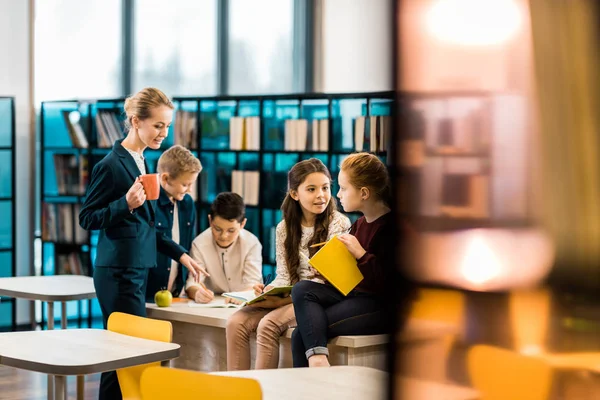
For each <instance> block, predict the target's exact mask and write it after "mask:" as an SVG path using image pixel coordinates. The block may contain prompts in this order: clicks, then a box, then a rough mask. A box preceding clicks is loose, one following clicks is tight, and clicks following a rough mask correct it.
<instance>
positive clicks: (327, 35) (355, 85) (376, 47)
mask: <svg viewBox="0 0 600 400" xmlns="http://www.w3.org/2000/svg"><path fill="white" fill-rule="evenodd" d="M392 4H393V3H392V1H391V0H322V9H321V12H322V20H321V26H320V29H321V31H320V32H319V33H320V35H321V38H322V47H321V52H322V53H321V54H320V57H319V55H318V56H317V57H316V59H317V60H319V59H320V62H321V65H318V66H317V70H320V74H321V76H320V77H318V79H316V81H317V82H318V83H317V87H316V88H315V89H316V91H323V92H329V93H333V92H369V91H380V90H392V88H393V80H392V60H393V58H392V57H393V53H392V37H393V25H392V21H393V19H392V11H393V7H392ZM318 28H319V27H318ZM318 28H317V29H318ZM319 78H320V79H319Z"/></svg>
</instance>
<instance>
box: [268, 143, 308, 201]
mask: <svg viewBox="0 0 600 400" xmlns="http://www.w3.org/2000/svg"><path fill="white" fill-rule="evenodd" d="M298 159H299V155H298V154H297V153H296V154H281V153H280V154H265V155H264V156H263V168H262V170H263V174H264V179H263V182H264V188H262V189H261V190H262V193H261V194H262V196H263V200H264V206H265V207H266V208H270V209H279V207H281V202H282V201H283V199H284V197H285V194H286V192H287V173H288V171H289V170H290V169H291V168H292V167H293V166H294V164H296V163H297V162H298Z"/></svg>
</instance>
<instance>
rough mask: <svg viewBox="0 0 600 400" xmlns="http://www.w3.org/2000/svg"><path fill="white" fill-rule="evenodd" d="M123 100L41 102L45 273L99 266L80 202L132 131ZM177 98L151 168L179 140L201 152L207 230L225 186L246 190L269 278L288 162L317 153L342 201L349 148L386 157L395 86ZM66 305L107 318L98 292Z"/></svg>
mask: <svg viewBox="0 0 600 400" xmlns="http://www.w3.org/2000/svg"><path fill="white" fill-rule="evenodd" d="M123 102H124V99H110V100H90V101H85V100H71V101H52V102H43V103H42V108H41V130H40V133H41V135H40V140H41V154H40V157H41V164H40V165H41V175H42V179H41V191H40V193H41V199H40V201H41V205H42V207H41V209H42V223H41V227H42V233H41V236H40V235H38V240H41V241H42V252H41V253H42V255H41V257H42V260H41V261H42V268H41V273H42V274H44V275H47V274H58V273H81V274H86V275H91V274H92V270H93V260H94V259H95V249H96V244H97V240H98V234H97V232H91V233H90V234H89V235H88V233H87V232H85V231H83V230H81V229H80V228H79V227H78V213H79V207H80V205H81V204H82V202H83V200H84V198H85V190H86V185H87V180H88V177H89V176H90V174H91V170H92V168H93V166H94V165H95V163H97V162H98V161H99V160H100V159H101V158H102V157H104V156H105V155H106V154H107V153H108V152H109V151H110V147H112V143H113V142H114V140H115V139H116V138H118V137H123V135H124V131H123V119H124V113H123ZM173 103H174V105H175V109H176V111H175V113H174V121H173V123H172V125H171V128H170V131H169V136H168V137H167V139H166V140H165V141H163V147H162V148H161V149H159V150H150V149H148V150H146V151H145V153H144V156H145V157H146V159H147V161H148V164H149V169H150V171H148V172H155V171H156V163H157V161H158V158H159V157H160V154H161V153H162V151H164V150H165V149H167V148H168V147H170V146H171V145H173V144H181V145H183V146H185V147H187V148H188V149H190V150H191V151H192V152H193V153H194V154H195V155H196V156H197V157H198V158H199V159H200V161H201V163H202V166H203V170H202V173H201V174H200V177H199V178H198V181H197V183H196V185H195V188H194V189H193V193H192V196H193V197H194V199H195V201H196V207H197V211H198V213H197V215H198V217H197V221H196V229H197V232H201V231H203V230H204V229H206V228H208V216H207V214H208V210H209V206H210V204H211V202H212V201H213V200H214V198H215V197H216V196H217V194H218V193H220V192H224V191H235V192H238V193H240V194H241V195H242V196H243V197H244V200H245V202H246V204H247V207H246V213H247V218H248V223H247V224H246V229H248V230H249V231H251V232H252V233H254V234H255V235H256V236H257V237H258V238H259V239H260V241H261V243H262V244H263V275H264V277H265V279H268V277H273V276H274V273H275V226H276V225H277V223H278V222H279V221H280V220H281V211H280V210H279V207H280V204H281V201H282V200H283V197H284V195H285V192H286V186H287V172H288V171H289V169H290V168H291V167H292V166H293V165H294V164H295V163H296V162H298V161H300V160H303V159H308V158H311V157H316V158H319V159H320V160H322V161H323V162H324V163H325V165H327V166H328V168H329V169H330V171H331V173H332V175H333V178H334V184H333V187H332V199H335V200H336V201H337V199H336V198H335V194H336V193H337V184H336V177H337V174H338V172H339V164H340V163H341V161H342V159H343V158H344V156H346V155H347V154H350V153H352V152H354V151H356V150H363V149H364V150H365V151H371V152H373V153H375V154H377V155H378V156H380V157H381V159H382V160H384V161H386V159H387V150H388V148H387V143H389V142H390V137H391V115H392V112H393V110H394V93H393V92H374V93H345V94H286V95H264V96H215V97H175V98H173ZM350 217H351V219H353V220H354V219H356V218H357V215H350ZM67 312H68V318H69V319H70V320H71V321H74V320H76V322H77V323H78V324H80V325H81V323H82V322H84V321H87V323H88V324H91V323H92V319H93V318H95V317H99V316H101V312H100V308H99V306H98V303H97V301H96V300H92V301H79V302H77V303H74V304H69V305H68V307H67ZM43 315H45V313H44V311H42V321H41V322H42V323H44V321H43ZM57 318H59V316H57ZM74 322H75V321H74Z"/></svg>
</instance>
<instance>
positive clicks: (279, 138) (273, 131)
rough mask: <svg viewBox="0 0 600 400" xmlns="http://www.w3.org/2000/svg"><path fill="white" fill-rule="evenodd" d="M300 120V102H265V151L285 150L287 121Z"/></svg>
mask: <svg viewBox="0 0 600 400" xmlns="http://www.w3.org/2000/svg"><path fill="white" fill-rule="evenodd" d="M298 118H300V101H298V100H265V101H264V102H263V121H262V123H263V138H264V142H263V149H265V150H280V151H283V150H284V148H285V147H284V146H285V120H287V119H298Z"/></svg>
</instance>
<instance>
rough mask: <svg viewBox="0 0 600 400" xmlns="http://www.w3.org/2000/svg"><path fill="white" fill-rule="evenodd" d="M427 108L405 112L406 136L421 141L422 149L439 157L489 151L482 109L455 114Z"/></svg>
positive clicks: (488, 128) (485, 114)
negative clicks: (435, 111)
mask: <svg viewBox="0 0 600 400" xmlns="http://www.w3.org/2000/svg"><path fill="white" fill-rule="evenodd" d="M426 111H431V110H427V109H414V108H411V109H408V110H405V111H404V115H402V116H401V118H403V119H402V120H403V121H405V124H406V126H405V137H407V138H409V139H415V140H422V141H423V146H424V148H425V149H426V150H427V151H428V152H431V153H435V154H438V155H446V154H447V155H452V154H465V153H468V154H477V153H485V152H488V151H489V147H490V141H491V139H490V136H491V133H490V132H491V121H490V120H489V118H488V115H489V113H488V112H486V110H485V108H483V107H470V108H464V109H459V110H458V111H460V112H458V111H457V112H456V113H455V114H451V113H443V112H439V110H438V112H437V113H434V112H433V111H431V112H429V113H428V112H426Z"/></svg>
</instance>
